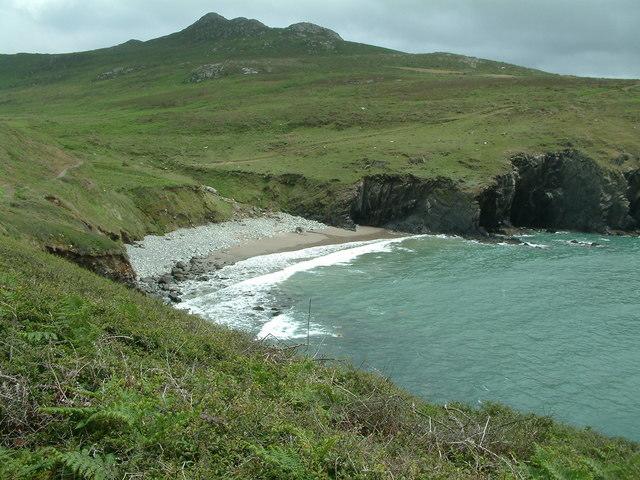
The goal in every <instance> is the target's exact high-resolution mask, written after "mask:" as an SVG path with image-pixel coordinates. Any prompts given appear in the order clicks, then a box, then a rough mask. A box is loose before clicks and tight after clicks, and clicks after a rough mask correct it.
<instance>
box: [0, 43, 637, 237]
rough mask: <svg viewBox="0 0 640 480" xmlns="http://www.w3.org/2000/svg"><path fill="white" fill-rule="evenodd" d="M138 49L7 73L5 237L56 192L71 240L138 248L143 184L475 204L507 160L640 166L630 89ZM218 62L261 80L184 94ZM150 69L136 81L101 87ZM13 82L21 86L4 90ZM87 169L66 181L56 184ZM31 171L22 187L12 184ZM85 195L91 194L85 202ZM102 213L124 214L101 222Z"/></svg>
mask: <svg viewBox="0 0 640 480" xmlns="http://www.w3.org/2000/svg"><path fill="white" fill-rule="evenodd" d="M138 48H141V47H136V48H133V53H132V52H131V51H129V50H127V49H126V48H125V50H126V54H123V53H118V52H119V51H120V50H119V49H117V48H116V49H115V51H114V50H104V51H96V52H92V53H90V54H84V55H87V56H89V57H91V61H83V62H79V63H78V65H75V64H74V63H73V62H71V61H66V62H63V65H67V63H69V64H70V65H71V66H65V67H64V68H63V67H55V65H57V63H56V61H54V62H52V65H54V66H53V67H50V68H49V69H45V70H39V68H43V67H42V64H43V62H44V61H43V60H42V59H39V58H40V57H34V59H32V62H31V63H30V64H29V65H23V66H22V67H21V68H22V70H21V71H23V76H22V77H20V78H21V80H20V81H16V80H15V78H13V77H14V76H15V75H16V73H15V72H14V71H13V70H11V68H10V66H9V64H11V62H14V63H15V62H16V61H18V59H17V57H6V58H5V59H4V60H3V61H4V63H5V64H6V65H5V68H0V85H2V84H3V82H4V85H5V87H4V88H1V89H0V156H3V162H2V164H0V168H2V169H3V171H2V174H3V175H2V176H0V189H2V191H3V192H4V193H3V194H2V195H1V196H0V218H1V219H4V221H3V222H2V223H8V224H9V225H15V224H16V222H17V220H15V217H16V216H18V217H20V216H23V213H24V211H25V210H27V211H29V212H30V214H31V210H29V206H34V209H33V210H34V211H36V212H39V211H43V209H44V204H43V200H42V198H43V197H44V196H46V195H48V194H50V193H51V194H54V195H56V196H59V197H60V198H61V199H62V200H64V201H65V202H67V203H69V204H70V205H71V206H72V207H73V208H74V209H75V210H77V215H76V217H77V219H76V225H73V226H72V227H73V228H74V229H76V230H78V231H80V232H83V229H82V227H81V226H78V225H80V224H82V221H84V222H88V223H92V224H96V225H97V226H98V227H100V228H101V229H103V230H108V231H113V230H114V229H116V228H118V227H119V228H121V229H124V230H127V231H128V232H130V233H132V235H133V236H138V235H140V234H141V233H143V232H144V231H149V228H150V227H149V226H147V227H144V228H135V225H139V224H140V220H139V218H137V217H138V216H137V215H131V214H129V213H128V212H130V211H132V210H131V208H130V199H131V197H132V196H135V195H134V193H135V192H134V193H132V189H133V188H134V187H135V186H136V185H146V186H150V187H153V188H156V187H159V186H168V185H174V186H175V185H191V184H198V183H201V182H204V183H206V182H211V181H214V180H215V181H216V182H219V185H216V186H218V187H220V188H221V190H222V192H223V193H225V194H227V195H230V196H235V197H238V198H255V197H256V196H258V197H259V196H260V191H257V192H253V194H251V195H249V194H248V192H247V191H246V190H245V189H238V188H237V184H236V182H225V174H224V172H228V171H247V172H257V173H260V174H283V173H297V174H302V175H304V176H305V177H306V178H308V179H310V180H314V181H318V182H333V183H334V184H340V185H348V184H352V183H354V182H356V181H357V180H358V179H359V178H361V177H362V176H363V175H367V174H370V173H383V172H391V173H412V174H414V175H417V176H421V177H436V176H446V177H450V178H453V179H454V180H456V181H458V182H460V183H461V184H462V185H463V186H465V187H466V188H468V189H472V190H473V189H477V188H479V187H480V186H482V185H485V184H487V183H488V182H490V181H491V178H492V177H493V176H494V175H496V174H497V173H500V172H501V171H503V170H504V169H505V168H506V166H507V164H508V158H509V156H510V155H511V154H512V153H514V152H521V151H528V152H544V151H549V150H559V149H563V148H566V147H567V146H573V147H575V148H578V149H580V150H583V151H585V152H586V153H588V154H589V155H591V156H592V157H593V158H595V159H596V160H598V161H599V162H600V163H602V164H604V165H606V166H608V167H609V168H619V169H623V170H624V169H629V168H637V167H638V165H639V164H640V160H639V159H640V140H639V139H640V136H639V135H638V129H639V128H640V87H639V86H638V82H634V81H618V80H593V79H578V78H569V77H560V76H553V75H548V74H543V73H541V72H536V71H531V70H527V69H522V68H519V67H514V66H511V65H507V64H500V63H497V62H489V61H481V60H476V59H469V58H467V57H460V56H454V55H448V54H431V55H402V54H395V53H387V52H382V53H380V52H377V51H375V50H374V52H375V53H371V52H368V53H366V54H357V55H352V54H351V53H350V52H348V51H347V53H348V54H338V53H332V54H328V53H326V52H324V53H323V52H319V53H316V54H315V55H301V56H298V57H289V56H284V55H285V54H287V52H286V51H285V52H282V51H279V50H278V51H275V52H274V51H268V52H257V53H256V57H255V58H253V59H237V58H236V57H237V55H236V57H233V59H230V58H229V56H230V55H232V54H231V53H228V52H227V53H225V54H224V55H223V54H217V55H218V56H216V55H213V54H212V53H211V52H210V49H209V51H208V53H207V51H205V50H204V49H203V47H202V46H198V45H196V46H192V47H189V48H187V47H184V46H181V47H180V48H182V50H181V51H183V52H186V53H184V54H183V55H182V57H180V58H179V59H176V58H174V57H172V56H171V55H170V54H168V53H167V54H166V58H163V59H162V60H160V58H161V57H162V56H161V53H162V52H165V51H166V48H165V47H162V48H161V47H160V46H157V45H153V44H152V45H150V46H145V47H144V48H145V49H146V50H144V51H145V52H146V53H144V55H142V54H141V53H140V52H138V50H137V49H138ZM176 48H177V47H176ZM362 48H364V47H362ZM147 50H148V51H147ZM135 52H138V53H135ZM149 52H151V53H149ZM267 54H269V55H273V56H270V57H265V55H267ZM136 55H141V56H138V57H136ZM71 57H73V56H71ZM7 58H8V59H9V60H7ZM179 60H180V61H179ZM25 61H26V60H25ZM213 61H220V62H226V64H227V65H228V66H229V65H231V66H230V67H229V68H230V71H233V69H234V68H239V67H241V66H246V65H249V66H252V67H253V68H257V69H258V70H260V71H261V72H263V73H260V74H258V75H249V76H245V75H241V74H232V75H230V76H226V77H224V78H220V79H216V80H210V81H206V82H203V83H200V84H197V85H193V84H188V83H185V79H187V78H188V77H189V75H190V72H192V71H193V70H194V69H195V68H196V67H197V66H199V65H202V64H204V63H210V62H213ZM143 62H146V64H145V68H143V69H139V70H135V71H132V72H130V73H127V74H124V75H122V76H119V77H116V78H113V79H111V80H101V81H98V80H96V78H97V76H98V75H99V74H100V73H102V72H105V71H108V70H110V69H113V68H114V67H116V66H124V67H126V66H135V65H138V64H141V63H143ZM44 63H47V62H44ZM50 63H51V61H50ZM0 64H2V61H0ZM54 67H55V68H54ZM25 72H31V73H25ZM56 75H57V76H56ZM10 80H12V81H13V84H15V86H13V87H8V86H6V85H8V84H12V82H11V81H10ZM12 150H13V152H12ZM3 151H4V152H3ZM26 152H29V154H28V155H26ZM3 153H4V154H3ZM80 162H82V164H81V165H80V166H79V167H78V168H75V169H72V170H70V171H69V173H68V174H67V178H65V179H64V180H63V181H61V180H60V179H56V178H55V176H56V171H60V169H62V168H64V166H73V165H77V164H79V163H80ZM27 167H28V168H29V170H30V171H31V168H33V172H32V174H30V176H29V177H24V174H23V173H21V174H20V175H22V177H21V176H20V175H15V173H16V172H25V170H27ZM87 182H89V183H90V184H91V185H92V186H95V189H94V190H93V191H91V189H89V191H87V189H84V190H79V189H78V185H79V184H80V185H86V184H87ZM25 202H27V203H28V204H29V205H26V204H25ZM11 204H14V206H13V207H11V206H10V205H11ZM106 205H109V206H117V205H120V206H121V208H117V207H116V208H115V210H113V211H111V212H105V211H104V206H106ZM47 208H48V211H49V213H48V216H49V217H51V218H55V219H56V220H55V223H57V224H59V223H68V222H61V221H60V219H62V217H65V214H64V212H60V211H56V209H54V208H53V207H50V206H49V207H47ZM7 210H10V212H8V213H7ZM33 215H34V216H36V217H37V213H33ZM147 223H149V222H147ZM151 223H153V222H151ZM22 228H23V227H22V226H16V227H15V228H14V230H21V229H22ZM84 233H88V234H91V233H92V232H84Z"/></svg>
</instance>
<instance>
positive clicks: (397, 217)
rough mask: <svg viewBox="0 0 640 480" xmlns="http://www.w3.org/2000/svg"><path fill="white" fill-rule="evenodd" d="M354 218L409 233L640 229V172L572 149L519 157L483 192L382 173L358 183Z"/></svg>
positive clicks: (363, 222) (438, 180) (356, 220)
mask: <svg viewBox="0 0 640 480" xmlns="http://www.w3.org/2000/svg"><path fill="white" fill-rule="evenodd" d="M351 217H352V219H353V220H354V222H356V223H360V224H365V225H374V226H383V227H388V228H394V229H397V230H402V231H407V232H443V233H459V234H466V235H478V234H484V233H486V232H492V231H498V230H500V229H501V228H503V227H509V226H516V227H529V228H550V229H567V230H580V231H590V232H605V231H609V230H632V229H634V228H637V227H638V226H640V171H634V172H629V173H628V174H627V175H623V174H621V173H618V172H616V171H614V170H607V169H605V168H603V167H601V166H600V165H598V164H597V163H596V162H595V161H593V160H592V159H590V158H589V157H587V156H585V155H583V154H581V153H580V152H577V151H574V150H567V151H563V152H556V153H548V154H544V155H537V156H532V155H518V156H516V157H514V158H513V159H512V168H511V169H510V170H509V171H508V172H506V173H505V174H503V175H500V176H498V177H496V178H495V179H494V181H493V182H492V184H491V185H490V186H488V187H486V188H485V189H483V190H482V191H481V192H480V193H479V194H476V195H473V194H471V193H469V192H468V191H465V190H463V189H461V188H460V186H459V185H457V184H455V183H454V182H453V181H451V180H448V179H435V180H429V179H419V178H416V177H413V176H409V175H405V176H397V175H396V176H393V175H377V176H371V177H367V178H365V179H364V180H363V181H362V182H361V183H360V185H359V186H358V188H357V193H356V195H355V196H354V198H353V200H352V207H351Z"/></svg>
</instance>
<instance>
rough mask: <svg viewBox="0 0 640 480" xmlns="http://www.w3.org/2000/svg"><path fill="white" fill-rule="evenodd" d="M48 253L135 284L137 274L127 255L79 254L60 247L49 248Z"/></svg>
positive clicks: (117, 279) (128, 283) (104, 275)
mask: <svg viewBox="0 0 640 480" xmlns="http://www.w3.org/2000/svg"><path fill="white" fill-rule="evenodd" d="M47 251H48V252H49V253H53V254H54V255H57V256H59V257H63V258H66V259H67V260H70V261H72V262H74V263H76V264H78V265H80V266H81V267H84V268H87V269H89V270H91V271H93V272H95V273H97V274H98V275H102V276H103V277H107V278H110V279H112V280H115V281H117V282H121V283H125V284H127V285H131V286H133V285H134V284H135V280H136V274H135V272H134V271H133V268H131V264H130V263H129V260H128V259H127V256H126V254H125V253H100V254H90V253H79V252H76V251H73V250H70V249H67V248H63V247H60V246H48V247H47Z"/></svg>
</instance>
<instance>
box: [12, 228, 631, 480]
mask: <svg viewBox="0 0 640 480" xmlns="http://www.w3.org/2000/svg"><path fill="white" fill-rule="evenodd" d="M0 272H1V274H0V331H1V332H2V341H1V342H0V419H1V420H0V458H1V459H2V462H0V477H2V478H12V479H50V478H86V479H94V478H135V477H136V476H142V477H144V478H171V479H173V478H247V479H249V478H251V479H255V478H273V479H307V478H333V479H336V478H362V479H370V478H460V479H464V478H469V479H471V478H473V479H477V478H514V477H516V476H520V477H521V478H574V479H583V478H584V479H595V478H602V479H608V478H611V479H614V478H615V479H620V478H630V479H631V478H636V477H637V476H638V475H639V474H640V448H639V447H638V445H636V444H634V443H631V442H627V441H623V440H612V439H608V438H605V437H602V436H600V435H598V434H596V433H594V432H591V431H589V430H577V429H573V428H570V427H566V426H563V425H559V424H556V423H554V422H553V421H552V420H550V419H549V418H543V417H536V416H533V415H525V414H519V413H516V412H513V411H511V410H509V409H507V408H505V407H501V406H497V405H486V406H485V407H483V408H482V409H481V410H475V409H471V408H468V407H465V406H463V405H450V406H448V407H442V406H436V405H430V404H426V403H424V402H422V401H421V400H419V399H417V398H413V397H411V396H409V395H408V394H406V393H404V392H402V391H400V390H398V389H397V388H396V387H394V386H393V385H392V384H391V383H389V382H388V381H386V380H384V379H382V378H380V377H377V376H373V375H370V374H367V373H364V372H360V371H356V370H353V369H351V368H349V367H345V366H341V365H333V366H331V365H329V366H322V365H320V364H318V363H316V362H315V361H314V360H313V359H311V358H306V357H305V356H304V355H295V351H294V350H293V349H278V348H273V347H270V346H268V345H264V344H260V343H256V342H254V341H253V340H250V339H249V338H247V337H246V336H245V335H244V334H242V333H240V332H236V331H231V330H227V329H225V328H223V327H218V326H215V325H212V324H209V323H207V322H205V321H203V320H200V319H199V318H196V317H192V316H189V315H186V314H184V313H181V312H178V311H176V310H173V309H171V308H170V307H167V306H164V305H162V304H160V303H159V302H156V301H153V300H151V299H149V298H146V297H144V296H142V295H141V294H139V293H137V292H135V291H132V290H129V289H127V288H125V287H123V286H120V285H117V284H114V283H112V282H109V281H107V280H105V279H103V278H100V277H98V276H96V275H94V274H92V273H90V272H87V271H85V270H82V269H81V268H79V267H76V266H75V265H72V264H70V263H67V262H65V261H64V260H62V259H58V258H56V257H53V256H50V255H47V254H45V253H42V252H40V251H38V250H36V249H32V248H29V247H25V245H24V244H23V243H21V242H17V241H14V240H9V239H6V238H4V239H0Z"/></svg>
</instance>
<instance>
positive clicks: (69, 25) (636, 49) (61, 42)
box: [0, 0, 640, 78]
mask: <svg viewBox="0 0 640 480" xmlns="http://www.w3.org/2000/svg"><path fill="white" fill-rule="evenodd" d="M207 12H216V13H219V14H221V15H224V16H225V17H227V18H234V17H239V16H242V17H248V18H256V19H258V20H260V21H262V22H263V23H265V24H267V25H269V26H272V27H285V26H287V25H290V24H292V23H296V22H299V21H309V22H313V23H317V24H319V25H322V26H325V27H328V28H331V29H332V30H335V31H337V32H338V33H340V34H341V35H342V37H343V38H344V39H345V40H351V41H356V42H362V43H369V44H373V45H379V46H383V47H388V48H393V49H397V50H402V51H405V52H411V53H428V52H435V51H444V52H452V53H459V54H464V55H471V56H476V57H481V58H488V59H492V60H501V61H505V62H510V63H515V64H518V65H523V66H528V67H533V68H539V69H542V70H546V71H550V72H555V73H563V74H572V75H584V76H597V77H617V78H640V0H179V1H176V0H0V53H17V52H40V53H62V52H71V51H82V50H90V49H94V48H101V47H107V46H112V45H116V44H119V43H122V42H124V41H127V40H129V39H131V38H136V39H140V40H148V39H151V38H155V37H158V36H162V35H166V34H169V33H173V32H175V31H178V30H181V29H182V28H184V27H186V26H188V25H190V24H191V23H193V22H194V21H196V20H197V19H198V18H200V17H201V16H202V15H204V14H205V13H207Z"/></svg>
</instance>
